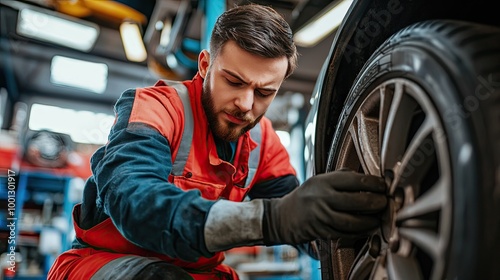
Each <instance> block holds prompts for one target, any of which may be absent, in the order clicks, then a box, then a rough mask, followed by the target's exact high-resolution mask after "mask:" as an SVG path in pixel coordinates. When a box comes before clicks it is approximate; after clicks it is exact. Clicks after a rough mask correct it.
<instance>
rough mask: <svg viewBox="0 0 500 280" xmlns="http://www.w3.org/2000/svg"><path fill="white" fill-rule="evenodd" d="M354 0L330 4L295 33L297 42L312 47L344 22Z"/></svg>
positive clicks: (299, 44)
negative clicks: (324, 10)
mask: <svg viewBox="0 0 500 280" xmlns="http://www.w3.org/2000/svg"><path fill="white" fill-rule="evenodd" d="M352 1H353V0H344V1H342V2H340V3H338V4H336V5H330V6H329V7H328V8H327V9H326V12H323V13H322V14H321V15H320V16H319V17H317V18H315V19H313V20H312V21H311V22H309V23H308V24H306V25H305V26H304V27H303V28H301V29H300V30H299V31H297V32H296V33H295V36H294V40H295V44H297V45H298V46H301V47H311V46H314V45H315V44H317V43H318V42H319V41H321V40H322V39H323V38H325V37H326V36H327V35H328V34H330V33H331V32H332V31H333V30H335V29H336V28H337V27H338V26H339V25H340V24H341V23H342V20H343V19H344V17H345V15H346V14H347V11H348V10H349V7H350V6H351V3H352Z"/></svg>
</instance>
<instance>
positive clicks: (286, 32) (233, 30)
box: [210, 4, 297, 78]
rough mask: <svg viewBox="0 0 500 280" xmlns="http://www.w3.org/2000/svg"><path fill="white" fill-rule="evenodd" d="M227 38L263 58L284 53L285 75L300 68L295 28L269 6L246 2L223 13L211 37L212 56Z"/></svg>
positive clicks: (213, 57)
mask: <svg viewBox="0 0 500 280" xmlns="http://www.w3.org/2000/svg"><path fill="white" fill-rule="evenodd" d="M228 40H233V41H234V42H236V43H237V44H238V46H239V47H240V48H242V49H244V50H245V51H247V52H250V53H252V54H256V55H259V56H262V57H267V58H279V57H283V56H285V57H286V58H287V59H288V69H287V71H286V75H285V78H287V77H288V76H290V75H291V74H292V73H293V71H294V70H295V68H297V48H296V47H295V44H294V42H293V34H292V30H291V28H290V26H289V25H288V23H287V22H286V21H285V19H284V18H283V17H282V16H281V15H280V14H279V13H278V12H276V11H275V10H274V9H272V8H271V7H269V6H264V5H258V4H246V5H241V6H236V7H234V8H231V9H229V10H227V11H225V12H224V13H222V15H220V16H219V18H218V19H217V22H216V23H215V26H214V29H213V31H212V36H211V38H210V56H211V59H215V58H216V57H217V56H218V55H219V53H220V51H221V49H222V47H223V46H224V44H225V43H226V42H227V41H228Z"/></svg>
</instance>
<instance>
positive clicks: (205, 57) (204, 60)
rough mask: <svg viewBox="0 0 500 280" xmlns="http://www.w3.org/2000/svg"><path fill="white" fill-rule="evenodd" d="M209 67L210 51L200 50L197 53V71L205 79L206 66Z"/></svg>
mask: <svg viewBox="0 0 500 280" xmlns="http://www.w3.org/2000/svg"><path fill="white" fill-rule="evenodd" d="M209 67H210V53H209V52H208V51H207V50H202V51H201V52H200V55H198V72H199V73H200V76H201V77H202V78H203V79H205V77H206V75H207V72H208V68H209Z"/></svg>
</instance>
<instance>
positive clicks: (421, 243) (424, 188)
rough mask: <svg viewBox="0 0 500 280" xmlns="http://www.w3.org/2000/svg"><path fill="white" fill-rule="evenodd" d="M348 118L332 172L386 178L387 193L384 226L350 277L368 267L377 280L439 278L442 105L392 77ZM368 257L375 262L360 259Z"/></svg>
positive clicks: (444, 150) (444, 155)
mask: <svg viewBox="0 0 500 280" xmlns="http://www.w3.org/2000/svg"><path fill="white" fill-rule="evenodd" d="M352 113H354V114H352ZM350 116H351V118H350V124H349V125H348V126H347V131H345V132H344V134H343V135H344V136H343V137H342V139H341V143H342V144H341V145H340V148H339V149H338V157H337V160H336V162H335V164H334V166H335V169H340V168H343V167H349V168H351V169H354V170H358V171H360V172H364V173H366V174H372V175H376V176H383V177H384V178H385V180H386V182H387V186H388V197H389V198H390V199H389V205H388V208H387V211H386V212H385V213H384V215H383V225H382V227H381V228H380V229H379V230H377V232H376V233H374V234H373V235H372V236H371V237H370V238H369V239H368V241H367V244H366V245H365V246H368V248H369V250H365V251H363V250H362V252H361V253H360V254H364V255H366V256H358V259H357V260H358V263H355V264H354V265H353V269H352V270H351V273H350V278H351V279H359V278H356V277H359V276H360V275H361V274H362V273H366V271H367V270H369V271H371V277H370V278H375V279H382V278H383V277H386V278H388V279H441V278H442V275H443V273H444V272H445V269H446V262H445V259H446V252H447V246H448V244H449V243H450V232H451V223H452V205H451V204H452V203H451V197H452V177H451V164H450V158H449V152H448V145H447V139H446V134H445V133H444V129H443V125H442V121H441V118H440V116H439V112H438V110H437V109H436V108H435V107H434V105H433V103H432V102H431V100H430V98H429V96H428V94H427V93H426V92H425V91H424V89H423V88H422V87H420V86H419V85H418V84H417V83H415V82H414V81H411V80H408V79H404V78H394V79H390V80H387V81H385V82H383V83H381V84H380V85H378V86H377V87H376V88H375V89H373V90H372V91H371V92H370V93H369V94H368V95H366V97H365V98H364V99H363V100H362V103H361V105H359V106H358V107H357V109H356V110H355V111H354V112H351V114H350ZM330 158H332V157H330ZM329 166H332V165H329ZM360 169H361V170H360ZM374 248H375V249H374ZM360 257H361V258H360ZM367 259H373V261H371V262H363V261H361V260H367ZM363 271H364V272H363Z"/></svg>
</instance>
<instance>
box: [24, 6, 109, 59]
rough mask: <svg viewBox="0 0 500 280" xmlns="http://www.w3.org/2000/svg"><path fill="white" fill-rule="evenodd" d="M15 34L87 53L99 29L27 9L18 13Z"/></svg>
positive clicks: (77, 21)
mask: <svg viewBox="0 0 500 280" xmlns="http://www.w3.org/2000/svg"><path fill="white" fill-rule="evenodd" d="M17 33H18V34H20V35H22V36H25V37H28V38H33V39H37V40H40V41H45V42H50V43H55V44H58V45H62V46H66V47H70V48H73V49H77V50H80V51H84V52H88V51H90V49H92V47H93V46H94V44H95V42H96V39H97V35H99V27H98V26H97V25H95V24H93V23H90V22H84V21H81V20H78V19H72V18H70V17H64V18H63V15H60V14H56V13H52V12H49V11H44V12H39V11H35V10H32V9H31V8H30V9H27V8H24V9H22V10H21V11H20V12H19V20H18V21H17Z"/></svg>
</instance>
